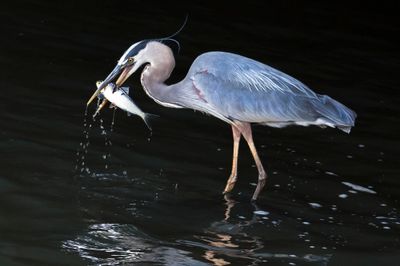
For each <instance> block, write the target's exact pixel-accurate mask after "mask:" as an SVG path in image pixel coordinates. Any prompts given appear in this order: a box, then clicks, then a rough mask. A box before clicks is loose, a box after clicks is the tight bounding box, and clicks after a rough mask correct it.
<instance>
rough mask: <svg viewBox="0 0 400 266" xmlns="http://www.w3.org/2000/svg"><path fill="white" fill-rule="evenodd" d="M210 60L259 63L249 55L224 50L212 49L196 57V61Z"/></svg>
mask: <svg viewBox="0 0 400 266" xmlns="http://www.w3.org/2000/svg"><path fill="white" fill-rule="evenodd" d="M205 60H206V61H209V62H221V63H236V64H237V63H241V62H243V63H246V62H247V63H250V62H254V63H259V64H261V63H260V62H257V61H255V60H253V59H250V58H248V57H245V56H243V55H239V54H234V53H230V52H222V51H211V52H206V53H203V54H201V55H199V56H198V57H197V58H196V61H205Z"/></svg>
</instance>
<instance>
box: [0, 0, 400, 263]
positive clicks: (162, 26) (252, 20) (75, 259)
mask: <svg viewBox="0 0 400 266" xmlns="http://www.w3.org/2000/svg"><path fill="white" fill-rule="evenodd" d="M397 12H398V6H397V5H389V4H385V3H381V2H379V3H378V2H376V3H374V4H368V3H364V2H352V3H345V4H342V3H329V4H328V3H325V2H320V3H319V2H308V3H301V2H292V1H280V2H270V1H268V2H266V1H265V2H261V1H244V2H241V3H240V4H237V3H230V2H217V1H213V2H204V1H190V2H187V3H172V2H168V1H165V2H158V1H146V2H142V1H99V2H97V1H63V2H61V1H29V0H26V1H12V2H8V3H2V4H1V8H0V33H1V40H0V73H1V74H0V88H1V92H2V93H1V95H0V101H1V103H0V124H1V126H0V192H1V193H0V200H1V201H0V202H1V204H0V262H3V263H2V265H14V264H15V265H54V264H66V265H68V264H100V263H104V264H107V263H120V264H122V263H133V262H138V263H155V264H171V262H172V261H175V262H177V263H178V264H182V265H188V264H193V265H202V263H211V261H212V260H210V259H209V257H207V256H206V255H205V254H209V252H211V253H212V254H214V256H215V257H216V258H218V259H222V260H224V261H225V262H230V263H232V265H241V264H249V263H254V264H266V263H268V262H269V263H270V264H271V265H281V264H282V265H288V263H296V265H303V264H304V265H346V264H347V265H377V264H378V263H379V264H380V265H394V264H396V262H397V261H398V259H399V256H398V251H399V243H398V241H399V239H398V235H399V223H400V219H399V213H398V207H399V202H398V199H399V196H400V192H399V185H400V183H399V179H398V177H399V166H398V146H399V141H398V133H399V132H398V129H399V126H398V124H399V117H398V115H399V104H400V102H399V92H398V91H399V90H398V88H399V82H398V72H399V53H398V45H397V44H396V43H395V38H396V37H397V35H398V32H399V27H398V25H397V24H398V23H396V22H397V20H398V14H397ZM186 14H188V15H189V19H188V23H187V25H186V26H185V28H184V29H183V31H182V32H181V33H180V34H179V36H178V37H177V39H178V40H179V41H180V43H181V46H182V49H181V51H180V54H179V55H177V56H176V61H177V66H176V69H175V71H174V72H173V74H172V76H171V79H170V80H168V83H172V82H176V81H179V80H180V79H182V78H183V77H184V76H185V74H186V72H187V70H188V68H189V66H190V64H191V62H192V61H193V60H194V59H195V58H196V56H198V55H199V54H201V53H203V52H206V51H212V50H221V51H230V52H234V53H238V54H242V55H245V56H248V57H251V58H254V59H256V60H259V61H261V62H263V63H266V64H269V65H271V66H273V67H276V68H278V69H280V70H282V71H284V72H286V73H288V74H290V75H292V76H294V77H296V78H297V79H299V80H301V81H303V82H304V83H305V84H307V85H308V86H310V88H312V89H313V90H315V91H316V92H318V93H321V94H328V95H330V96H331V97H333V98H335V99H337V100H339V101H340V102H342V103H344V104H346V105H347V106H349V107H351V108H352V109H353V110H355V111H356V112H357V114H358V118H357V121H356V127H355V128H354V129H353V131H352V133H351V134H350V135H347V134H344V133H342V132H339V131H337V130H333V129H326V130H322V129H319V128H315V127H308V128H303V127H290V128H286V129H271V128H268V127H261V126H259V127H255V129H254V135H255V141H256V144H257V147H258V149H259V152H260V155H261V157H262V159H263V161H264V162H265V165H266V166H267V172H268V174H269V180H268V186H267V188H266V190H265V191H264V192H263V193H262V195H261V197H260V200H259V202H258V205H257V206H253V205H251V204H249V199H250V197H251V194H252V192H253V189H254V187H253V186H252V185H251V184H250V183H252V182H255V180H256V171H255V169H254V168H253V167H251V166H252V164H253V162H252V160H251V156H250V153H249V152H248V151H247V150H246V147H245V146H244V145H243V147H242V150H241V156H240V160H239V183H238V184H237V185H236V188H235V192H234V193H233V195H232V197H233V203H232V201H229V200H228V201H227V200H224V199H223V198H222V196H221V195H220V192H221V191H222V190H223V188H224V185H225V181H226V178H227V177H228V175H229V171H230V169H229V168H230V163H231V162H230V160H231V136H230V128H229V126H228V125H226V124H224V123H222V122H221V121H218V120H216V119H214V118H211V117H209V116H205V115H202V114H199V113H194V112H192V111H190V110H174V109H168V108H164V107H161V106H158V105H157V104H156V103H154V102H153V101H152V100H151V99H149V98H148V97H147V96H146V95H145V93H144V92H143V90H142V89H141V85H140V83H139V78H138V76H139V75H136V76H135V77H134V78H131V80H130V81H129V82H128V83H127V84H128V85H129V86H131V89H133V88H134V90H133V93H131V96H132V97H133V98H134V99H135V101H136V102H137V103H138V105H139V106H140V107H141V108H142V109H143V110H145V111H147V112H150V113H155V114H159V115H160V119H157V120H156V121H154V125H153V130H154V131H153V132H152V134H150V133H149V132H148V131H147V129H146V128H145V126H144V124H143V122H142V121H141V120H140V119H138V118H134V117H126V115H125V114H123V113H122V112H117V114H116V121H115V128H114V132H111V131H110V121H111V119H112V111H110V112H105V113H104V114H102V119H103V122H104V124H103V126H104V127H105V128H106V131H107V135H106V136H104V135H102V134H101V130H100V125H99V121H96V122H92V121H91V119H90V117H88V118H87V124H89V123H91V124H92V128H91V129H89V128H85V127H84V126H83V119H84V111H85V103H86V101H87V99H88V98H89V97H90V95H91V94H92V93H93V91H94V85H95V81H96V80H99V79H104V78H105V77H106V75H107V74H108V73H109V72H110V71H111V70H112V68H113V67H114V65H115V63H116V61H117V60H118V59H119V57H120V56H121V54H122V53H123V52H124V51H125V50H126V49H127V48H128V47H129V46H130V45H131V44H132V43H134V42H136V41H139V40H141V39H146V38H157V37H164V36H168V35H170V34H172V33H173V32H175V31H176V30H177V29H178V28H179V27H180V26H181V25H182V23H183V21H184V18H185V16H186ZM93 109H94V107H92V108H90V109H89V110H88V113H89V114H91V113H92V112H93ZM84 130H86V131H89V132H90V138H89V139H90V146H89V148H88V153H87V154H86V158H85V159H83V160H82V158H81V155H82V145H80V143H86V139H85V134H83V133H82V132H83V131H84ZM107 141H112V143H113V145H112V147H109V146H107V145H106V143H107ZM77 151H78V152H80V155H79V156H78V155H76V153H77ZM104 155H105V156H106V159H103V156H104ZM77 162H78V163H79V164H80V166H79V167H78V169H77V170H75V165H76V163H77ZM82 162H84V163H85V166H84V167H87V168H88V169H89V170H90V174H89V173H88V172H84V173H80V168H81V163H82ZM106 166H107V169H106ZM343 182H347V183H351V184H357V185H360V186H362V187H366V188H370V189H372V190H373V191H374V192H376V193H375V194H372V193H370V192H365V191H362V189H361V190H356V191H355V192H357V193H354V189H353V192H351V191H350V192H349V191H348V189H349V187H347V186H346V185H344V184H343ZM350 190H352V189H350ZM342 194H346V195H347V196H348V197H347V198H341V197H338V195H342ZM313 202H318V203H319V204H321V205H322V207H321V208H317V209H314V208H311V207H310V203H313ZM230 204H233V207H232V215H231V217H230V218H229V219H227V220H224V217H225V216H224V213H225V211H227V206H231V205H230ZM257 210H263V211H265V212H268V213H269V215H268V216H267V217H264V216H259V215H255V214H254V212H256V211H257ZM241 217H244V218H241ZM329 217H332V218H329ZM264 218H268V219H264ZM304 221H306V222H309V223H310V224H311V226H310V225H309V226H307V224H304V223H303V222H304ZM99 228H100V229H99ZM115 232H118V233H119V235H118V234H117V235H118V237H116V238H115V237H114V238H112V237H111V238H110V235H113V234H116V233H115ZM304 232H307V234H308V235H309V237H308V240H310V242H309V241H305V240H304V237H302V236H299V235H302V234H303V233H304ZM221 234H222V235H228V236H230V237H231V238H232V240H231V242H232V243H233V244H234V246H232V245H231V246H229V245H225V246H223V247H220V248H215V246H214V245H213V244H212V241H214V242H215V239H218V237H219V235H221ZM114 236H115V235H114ZM306 238H307V237H306ZM217 242H218V241H217ZM219 242H223V243H225V244H226V243H228V242H229V241H228V242H226V240H219ZM311 246H313V247H311ZM78 247H79V248H78ZM110 250H111V251H110ZM132 251H135V252H137V254H136V253H135V254H136V255H137V256H136V257H135V256H133V255H132V254H131V253H130V252H132ZM207 252H208V253H207ZM279 254H281V255H282V254H283V255H285V254H286V256H283V255H282V256H274V255H279ZM290 254H292V255H293V254H294V255H296V256H297V257H296V258H293V257H290V256H289V255H290ZM307 254H313V256H315V259H314V260H313V259H309V257H306V255H307ZM214 263H216V262H215V261H214Z"/></svg>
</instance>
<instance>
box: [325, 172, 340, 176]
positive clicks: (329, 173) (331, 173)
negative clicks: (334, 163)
mask: <svg viewBox="0 0 400 266" xmlns="http://www.w3.org/2000/svg"><path fill="white" fill-rule="evenodd" d="M325 174H327V175H333V176H338V175H337V174H335V173H333V172H329V171H326V172H325Z"/></svg>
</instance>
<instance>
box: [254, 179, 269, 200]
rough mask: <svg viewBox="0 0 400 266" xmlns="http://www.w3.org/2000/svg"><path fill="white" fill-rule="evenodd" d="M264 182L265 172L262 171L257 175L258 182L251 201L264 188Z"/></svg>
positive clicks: (255, 198) (265, 180)
mask: <svg viewBox="0 0 400 266" xmlns="http://www.w3.org/2000/svg"><path fill="white" fill-rule="evenodd" d="M265 183H267V174H266V173H265V172H262V173H260V174H259V176H258V183H257V187H256V190H255V191H254V194H253V197H252V198H251V201H252V202H255V201H257V198H258V195H259V194H260V192H261V190H262V189H263V188H264V186H265Z"/></svg>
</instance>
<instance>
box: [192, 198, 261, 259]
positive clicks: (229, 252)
mask: <svg viewBox="0 0 400 266" xmlns="http://www.w3.org/2000/svg"><path fill="white" fill-rule="evenodd" d="M224 200H225V205H226V209H225V213H224V219H223V220H221V221H217V222H213V223H212V224H211V225H210V227H208V228H207V229H205V230H204V234H205V235H202V236H197V238H198V239H200V240H202V241H204V242H206V243H207V245H208V246H209V247H211V248H210V249H208V250H205V252H204V255H203V258H205V259H206V260H208V261H210V262H211V263H213V264H214V265H216V266H224V265H229V264H231V262H230V261H229V258H230V257H231V258H235V259H238V258H242V259H245V260H247V261H248V260H250V261H252V263H251V264H252V265H256V264H257V262H258V261H259V259H257V258H256V257H253V256H252V255H253V254H254V252H255V251H256V250H259V249H262V248H263V247H264V245H263V242H262V241H261V238H260V237H258V236H251V235H249V234H247V233H246V232H245V231H244V229H245V228H246V227H248V226H251V225H252V224H254V223H257V222H258V221H259V219H260V218H259V217H258V216H257V215H255V214H254V212H253V216H252V217H251V219H249V220H239V221H238V220H236V219H234V218H231V212H232V209H233V208H234V207H235V205H236V204H237V202H236V201H235V200H233V199H232V198H231V197H230V196H229V195H225V196H224ZM253 207H254V209H255V210H254V211H257V210H258V207H257V205H255V204H253Z"/></svg>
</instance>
